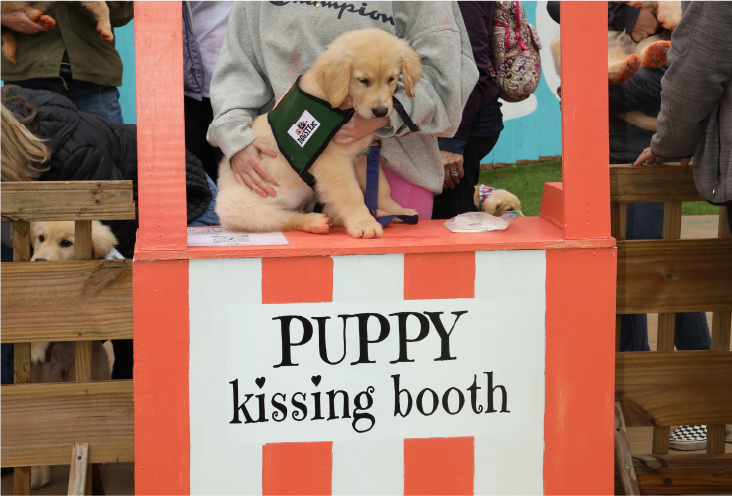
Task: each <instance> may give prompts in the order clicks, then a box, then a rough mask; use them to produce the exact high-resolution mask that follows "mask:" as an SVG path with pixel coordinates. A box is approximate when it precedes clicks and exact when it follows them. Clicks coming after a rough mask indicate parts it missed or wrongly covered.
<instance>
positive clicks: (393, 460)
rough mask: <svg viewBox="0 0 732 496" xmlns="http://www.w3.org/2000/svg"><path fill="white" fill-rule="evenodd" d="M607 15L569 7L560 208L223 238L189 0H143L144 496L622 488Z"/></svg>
mask: <svg viewBox="0 0 732 496" xmlns="http://www.w3.org/2000/svg"><path fill="white" fill-rule="evenodd" d="M605 15H606V12H605V7H604V4H602V3H597V2H595V3H593V2H575V3H568V4H563V5H562V20H563V24H562V37H563V41H564V43H563V47H562V55H563V57H562V59H563V61H564V67H563V81H565V83H564V85H563V87H562V96H563V101H562V108H563V120H562V123H563V150H564V155H563V158H564V164H563V183H552V184H547V185H546V187H545V191H544V197H543V202H542V207H541V210H542V212H541V216H539V217H527V218H518V219H516V221H515V222H514V223H513V225H511V226H510V227H509V229H508V230H506V231H504V232H493V233H481V234H454V233H451V232H449V231H448V230H447V229H446V228H445V227H444V226H443V221H422V222H420V223H419V224H418V225H417V226H407V225H397V226H394V225H392V226H390V227H387V228H386V229H385V235H384V237H383V238H381V239H378V240H360V239H352V238H350V237H349V236H348V235H347V234H346V233H345V232H343V230H341V229H334V232H333V233H331V234H330V235H327V236H319V235H313V234H307V233H302V232H288V233H286V236H287V239H288V241H289V244H288V245H283V246H256V247H215V248H213V247H212V248H207V247H189V246H188V244H187V237H186V208H185V169H184V167H185V166H184V164H185V160H184V147H183V142H184V137H183V125H182V122H183V81H182V77H183V68H182V62H181V61H182V58H181V56H180V54H181V49H182V47H181V18H180V10H176V9H171V8H169V4H165V3H162V2H136V3H135V19H136V20H135V30H136V68H137V106H138V107H137V108H138V127H139V129H138V140H139V141H138V150H139V152H138V153H139V160H140V162H139V219H140V229H139V232H138V237H137V240H138V243H137V247H136V254H135V261H134V343H135V467H136V468H135V487H136V492H137V493H138V494H163V493H165V494H199V493H200V494H250V493H251V494H397V493H403V494H541V493H544V494H570V493H574V494H580V493H582V494H611V493H612V492H613V427H612V426H613V396H614V393H613V385H614V342H615V335H614V334H615V333H614V329H615V326H614V321H615V319H614V317H615V275H616V251H615V248H614V246H615V240H614V239H612V238H611V237H610V211H609V206H610V202H609V181H608V176H609V172H608V165H607V164H608V159H607V150H608V136H607V125H608V116H607V93H606V91H607V73H606V71H607V69H606V66H605V62H604V60H605V58H604V57H605V55H604V54H605V53H606V48H607V45H606V43H607V37H606V36H605V34H604V32H605V30H606V26H605ZM549 41H551V40H545V43H548V42H549ZM588 51H591V52H592V53H593V54H594V53H596V54H597V55H598V56H597V57H595V58H594V59H593V58H592V57H587V52H588ZM526 139H531V136H527V137H526Z"/></svg>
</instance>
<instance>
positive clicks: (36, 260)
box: [33, 258, 48, 262]
mask: <svg viewBox="0 0 732 496" xmlns="http://www.w3.org/2000/svg"><path fill="white" fill-rule="evenodd" d="M33 261H34V262H48V260H46V259H45V258H36V259H35V260H33Z"/></svg>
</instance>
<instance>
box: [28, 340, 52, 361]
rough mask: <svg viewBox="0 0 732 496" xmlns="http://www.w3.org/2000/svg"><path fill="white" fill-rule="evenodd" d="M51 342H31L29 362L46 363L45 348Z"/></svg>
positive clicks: (46, 348)
mask: <svg viewBox="0 0 732 496" xmlns="http://www.w3.org/2000/svg"><path fill="white" fill-rule="evenodd" d="M50 344H51V343H48V342H46V343H31V364H32V365H38V364H39V363H46V350H48V346H49V345H50Z"/></svg>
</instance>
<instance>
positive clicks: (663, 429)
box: [651, 425, 671, 455]
mask: <svg viewBox="0 0 732 496" xmlns="http://www.w3.org/2000/svg"><path fill="white" fill-rule="evenodd" d="M670 435H671V427H669V426H667V425H654V426H653V444H652V446H651V453H653V454H654V455H668V450H669V436H670Z"/></svg>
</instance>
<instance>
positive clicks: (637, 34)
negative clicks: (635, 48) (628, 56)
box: [630, 7, 660, 43]
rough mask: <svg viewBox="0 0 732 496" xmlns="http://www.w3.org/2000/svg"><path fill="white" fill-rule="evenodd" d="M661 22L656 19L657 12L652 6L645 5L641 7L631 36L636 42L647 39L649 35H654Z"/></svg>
mask: <svg viewBox="0 0 732 496" xmlns="http://www.w3.org/2000/svg"><path fill="white" fill-rule="evenodd" d="M659 25H660V23H659V22H658V19H656V14H655V12H654V11H653V8H652V7H644V8H642V9H641V11H640V14H639V15H638V20H637V21H636V23H635V26H634V27H633V31H631V32H630V37H631V38H633V41H635V42H636V43H637V42H639V41H641V40H645V39H646V38H648V37H649V36H653V35H654V34H656V31H658V26H659Z"/></svg>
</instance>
